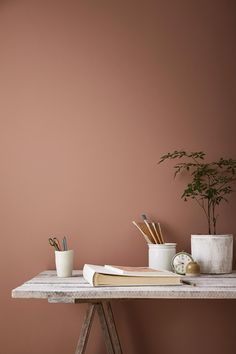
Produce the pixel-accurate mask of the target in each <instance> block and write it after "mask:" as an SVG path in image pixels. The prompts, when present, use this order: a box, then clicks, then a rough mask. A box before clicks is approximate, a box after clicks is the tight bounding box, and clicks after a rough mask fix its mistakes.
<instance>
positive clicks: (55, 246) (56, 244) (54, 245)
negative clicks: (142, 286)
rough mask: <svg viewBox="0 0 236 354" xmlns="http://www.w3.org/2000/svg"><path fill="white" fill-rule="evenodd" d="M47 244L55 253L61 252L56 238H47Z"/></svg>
mask: <svg viewBox="0 0 236 354" xmlns="http://www.w3.org/2000/svg"><path fill="white" fill-rule="evenodd" d="M48 242H49V244H50V245H51V246H53V247H54V248H55V250H56V251H61V247H60V242H59V241H58V239H57V238H56V237H53V238H52V237H49V239H48Z"/></svg>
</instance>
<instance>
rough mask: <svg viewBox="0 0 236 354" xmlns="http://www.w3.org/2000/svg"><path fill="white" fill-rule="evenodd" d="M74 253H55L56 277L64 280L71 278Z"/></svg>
mask: <svg viewBox="0 0 236 354" xmlns="http://www.w3.org/2000/svg"><path fill="white" fill-rule="evenodd" d="M73 260H74V251H73V250H68V251H55V263H56V270H57V276H58V277H62V278H66V277H71V276H72V270H73Z"/></svg>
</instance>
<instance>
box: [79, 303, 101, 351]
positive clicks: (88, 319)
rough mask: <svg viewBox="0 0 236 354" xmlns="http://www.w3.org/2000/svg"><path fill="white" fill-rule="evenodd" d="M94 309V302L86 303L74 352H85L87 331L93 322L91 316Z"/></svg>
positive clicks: (88, 331)
mask: <svg viewBox="0 0 236 354" xmlns="http://www.w3.org/2000/svg"><path fill="white" fill-rule="evenodd" d="M95 309H96V305H95V304H91V303H89V304H88V309H87V312H86V315H85V318H84V322H83V325H82V328H81V331H80V337H79V341H78V344H77V347H76V351H75V354H84V353H85V349H86V345H87V342H88V338H89V333H90V329H91V325H92V322H93V316H94V313H95Z"/></svg>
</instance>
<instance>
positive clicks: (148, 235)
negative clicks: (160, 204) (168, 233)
mask: <svg viewBox="0 0 236 354" xmlns="http://www.w3.org/2000/svg"><path fill="white" fill-rule="evenodd" d="M141 216H142V219H143V222H136V221H132V223H133V224H134V226H136V227H137V229H138V230H139V231H140V233H141V234H142V236H143V237H144V239H145V241H146V242H147V243H156V244H160V243H165V241H164V238H163V234H162V231H161V225H160V223H159V222H157V223H156V222H153V221H151V220H149V219H148V218H147V216H146V215H145V214H142V215H141Z"/></svg>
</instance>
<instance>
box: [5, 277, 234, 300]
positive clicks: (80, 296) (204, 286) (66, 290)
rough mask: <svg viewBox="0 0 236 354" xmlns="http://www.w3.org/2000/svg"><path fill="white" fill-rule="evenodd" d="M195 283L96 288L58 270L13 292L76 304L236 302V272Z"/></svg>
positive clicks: (196, 278) (201, 279) (23, 296)
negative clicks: (217, 300) (113, 302)
mask: <svg viewBox="0 0 236 354" xmlns="http://www.w3.org/2000/svg"><path fill="white" fill-rule="evenodd" d="M184 280H188V281H190V282H192V283H194V284H195V286H193V285H175V286H163V285H162V286H130V287H127V286H125V287H93V286H91V285H89V284H88V283H87V282H86V281H85V280H84V278H83V276H82V271H81V270H74V271H73V276H72V277H70V278H58V277H57V276H56V272H55V271H54V270H48V271H45V272H42V273H40V274H38V275H37V276H35V277H34V278H32V279H31V280H29V281H27V282H25V283H24V284H22V285H20V286H19V287H17V288H15V289H14V290H12V297H13V298H28V299H47V300H48V301H49V302H75V301H76V300H102V299H104V300H105V299H236V271H234V272H233V273H231V274H224V275H214V276H212V275H201V276H199V277H191V278H190V277H184Z"/></svg>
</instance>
